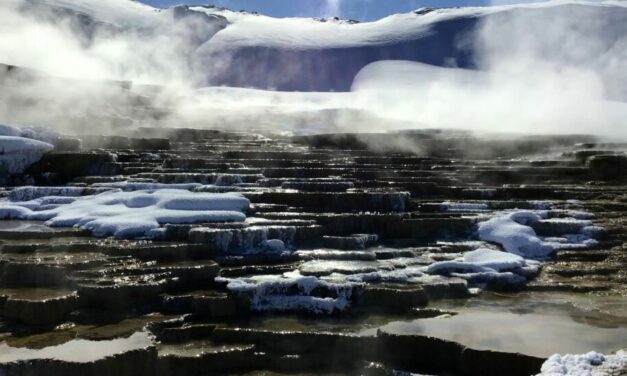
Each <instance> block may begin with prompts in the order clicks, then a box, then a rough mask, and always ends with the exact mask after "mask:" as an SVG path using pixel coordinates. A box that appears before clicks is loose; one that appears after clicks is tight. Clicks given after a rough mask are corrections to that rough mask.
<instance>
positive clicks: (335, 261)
mask: <svg viewBox="0 0 627 376" xmlns="http://www.w3.org/2000/svg"><path fill="white" fill-rule="evenodd" d="M372 137H378V136H377V135H374V136H372ZM386 137H405V138H408V139H413V140H415V141H416V142H418V143H420V144H421V145H423V146H425V148H424V149H422V150H424V155H414V154H410V153H403V152H400V151H398V150H396V151H390V152H383V151H381V150H377V151H372V150H369V149H368V147H367V143H363V144H360V142H361V141H363V140H362V139H360V138H359V137H357V136H354V135H353V136H347V135H340V136H337V135H335V136H334V135H318V136H308V137H302V138H293V139H286V138H276V137H275V138H265V137H260V136H258V135H250V134H241V133H230V132H220V131H213V130H194V129H151V128H145V129H143V130H141V131H138V132H137V133H133V134H130V135H126V136H96V137H85V138H84V139H82V140H81V141H82V143H81V147H82V149H81V151H60V150H55V151H53V152H51V153H49V154H48V155H47V156H46V157H44V159H43V160H42V161H41V162H40V163H39V164H37V165H35V166H33V168H32V169H31V171H30V172H29V174H31V176H30V177H29V179H31V178H32V180H33V182H35V183H38V182H40V183H41V184H40V185H39V186H35V187H16V188H9V187H6V188H4V189H2V190H0V199H2V200H9V201H11V202H18V201H29V202H32V201H38V200H42V199H45V198H46V197H56V198H55V200H66V199H69V200H70V201H71V200H72V199H74V198H79V197H84V196H89V195H94V194H100V193H102V192H105V191H108V190H112V189H127V190H132V189H142V187H159V185H158V184H164V183H165V184H167V183H184V184H188V185H185V186H183V187H182V188H183V189H188V190H193V191H195V192H235V193H240V194H242V195H244V196H245V197H247V198H248V199H249V200H250V201H251V202H252V205H251V206H250V208H249V209H248V211H247V213H246V216H247V220H246V222H237V223H234V222H223V223H187V224H181V223H166V224H163V226H162V227H161V228H160V229H159V236H158V238H156V239H151V240H116V239H93V238H92V237H91V236H90V232H89V231H84V230H80V229H67V228H50V227H47V226H45V225H44V224H42V223H34V222H24V221H9V222H1V223H0V338H1V340H0V341H6V343H7V344H8V346H10V347H29V348H31V347H36V348H45V347H47V346H52V345H57V344H59V343H64V342H65V341H67V340H69V339H74V338H80V339H94V338H95V339H98V340H102V341H103V342H102V343H103V346H106V343H107V342H106V341H108V340H112V339H119V338H127V337H128V336H129V335H131V334H132V333H133V332H137V331H142V330H149V331H150V332H152V333H153V334H154V335H155V337H156V340H155V345H154V347H149V348H146V349H143V350H141V349H139V350H133V351H131V352H124V353H120V354H118V355H115V356H108V357H103V358H102V359H99V360H97V361H93V362H87V363H73V362H64V361H59V360H23V361H10V362H1V361H0V374H3V373H2V372H5V373H6V374H10V375H13V374H16V375H22V374H26V375H28V374H41V373H42V372H43V371H42V370H43V369H44V368H45V369H47V370H50V371H47V372H53V371H54V372H58V373H60V374H67V373H77V374H96V375H98V374H112V373H114V374H120V375H127V374H128V375H144V374H145V375H174V374H179V373H189V374H196V373H201V374H202V373H206V374H225V373H231V374H243V373H247V372H278V373H316V372H318V373H339V374H359V373H364V374H390V372H392V370H403V371H408V372H419V373H431V374H442V373H449V374H456V375H476V374H480V375H483V374H485V375H502V374H506V375H517V374H521V375H524V374H525V375H526V374H533V373H537V372H538V370H539V367H540V364H541V363H542V361H543V359H539V358H535V357H532V356H527V355H524V354H511V353H504V352H500V351H498V350H499V349H498V348H495V349H492V351H488V350H478V349H472V348H467V347H466V346H465V345H464V344H462V343H455V342H451V341H446V340H443V339H441V338H432V337H426V336H421V335H402V336H400V335H393V334H390V333H387V332H385V331H379V332H378V333H376V330H375V329H373V327H372V326H369V327H367V328H366V329H367V333H369V334H368V335H355V333H360V334H364V332H363V330H364V328H365V325H370V324H364V323H369V320H370V319H371V318H374V319H375V320H383V321H384V322H389V321H391V320H399V319H402V320H417V319H422V318H432V317H438V318H437V320H447V317H448V316H449V315H453V314H454V313H455V312H451V311H449V310H448V309H436V308H435V307H433V306H434V305H435V304H439V303H441V302H440V300H442V299H467V298H468V297H470V296H471V294H472V293H475V292H476V290H475V289H474V288H475V287H480V288H483V289H498V290H511V289H513V288H514V287H515V288H516V289H522V290H523V291H561V292H566V293H572V294H579V293H591V294H594V293H603V294H607V295H613V296H615V295H618V296H620V295H621V294H622V295H625V293H626V292H625V287H624V283H623V281H624V270H625V262H626V259H625V257H624V249H623V248H624V247H623V246H622V244H623V243H624V241H625V240H627V239H626V238H625V233H624V227H625V225H626V223H625V220H624V219H623V218H624V217H625V216H624V215H623V213H624V212H625V209H626V205H625V202H627V201H626V198H625V193H624V180H621V179H620V178H617V177H616V176H615V174H611V173H609V172H608V171H613V169H614V168H615V167H616V166H619V165H620V164H621V163H622V159H620V158H618V159H617V158H616V157H617V156H618V155H619V153H620V152H621V150H622V149H620V147H617V149H619V150H614V151H612V153H610V152H609V151H607V150H610V147H609V146H603V148H605V149H603V153H601V154H599V153H580V152H582V151H589V150H588V149H585V147H589V148H595V150H596V148H600V146H599V145H596V144H594V145H592V144H591V145H589V146H585V145H580V146H573V145H574V143H575V142H581V141H582V138H583V139H584V140H585V137H581V136H576V137H575V136H573V137H566V136H564V137H547V138H537V139H533V140H531V139H527V140H512V141H507V140H498V141H495V143H496V144H495V148H494V149H493V150H491V151H489V152H487V151H486V152H482V153H479V152H473V153H475V154H469V153H464V152H463V151H459V148H458V147H459V146H460V145H462V144H464V143H467V144H468V145H472V146H473V147H475V146H476V147H479V149H480V148H481V147H483V148H485V147H487V146H486V145H487V144H488V142H487V141H485V140H483V141H482V140H477V139H474V138H472V137H471V136H470V135H467V134H459V133H458V132H453V133H451V134H448V133H446V132H444V131H441V132H435V131H421V132H413V133H411V132H410V133H406V134H404V133H399V134H396V135H394V134H392V135H390V134H388V135H387V136H386ZM440 146H441V147H440ZM93 148H95V150H92V149H93ZM554 148H555V149H557V150H559V151H560V152H562V151H564V150H571V149H572V151H573V153H569V152H566V153H565V154H563V155H562V156H561V157H559V158H556V159H553V157H552V159H550V160H549V159H547V160H542V159H538V157H537V155H541V154H542V153H543V152H548V151H551V150H554ZM569 148H571V149H569ZM442 150H447V153H449V151H450V154H449V155H442ZM606 151H607V152H606ZM610 151H611V150H610ZM527 153H530V154H532V155H535V159H534V160H529V159H528V158H527V157H526V155H527ZM610 154H611V155H610ZM551 155H558V154H555V153H553V154H551ZM453 156H454V158H453ZM495 156H498V158H495V159H493V157H495ZM610 157H611V158H610ZM483 158H486V159H483ZM603 166H605V167H603ZM600 171H605V172H603V173H601V172H600ZM589 181H590V182H591V183H587V182H589ZM31 183H32V182H31ZM52 183H55V184H59V185H62V184H63V185H62V186H42V185H44V184H52ZM142 184H144V185H142ZM145 184H147V185H145ZM120 187H122V188H120ZM150 189H152V188H150ZM544 200H552V203H551V204H550V207H549V204H548V203H546V202H544ZM573 200H578V201H573ZM514 209H521V210H522V209H525V210H540V209H542V210H546V214H547V217H546V218H545V219H542V220H540V221H537V222H535V223H534V224H533V225H532V227H533V229H534V231H535V232H536V234H537V235H538V236H546V237H549V238H553V237H558V238H559V237H567V236H570V235H571V234H573V233H575V234H577V233H580V232H581V231H583V227H587V226H588V225H589V224H593V225H599V226H603V227H604V228H606V230H600V229H598V228H588V229H587V230H586V231H591V232H594V234H595V236H594V238H595V239H597V240H598V244H596V245H595V246H594V249H578V250H559V251H558V252H557V253H556V255H555V260H554V262H551V263H547V264H545V265H544V266H543V269H542V272H541V273H540V274H539V275H538V276H536V274H537V273H538V270H536V269H533V268H530V269H529V270H527V271H526V273H527V274H525V277H526V278H527V279H528V281H527V284H526V285H524V284H523V285H520V286H514V287H512V285H511V283H508V282H507V280H508V279H507V278H503V279H502V280H497V281H496V282H495V281H491V282H486V283H482V284H481V286H479V285H478V284H475V283H474V282H473V281H474V280H473V279H471V278H466V279H465V278H463V276H458V275H453V274H454V273H448V274H446V273H444V274H442V275H435V274H433V275H432V274H428V273H425V268H426V267H427V266H429V265H431V264H432V263H434V262H438V261H453V260H459V258H460V257H461V256H462V255H463V254H465V253H466V252H469V251H472V250H474V249H476V248H478V247H489V248H498V245H495V244H488V243H485V242H479V241H478V235H477V233H476V230H477V223H478V222H480V221H483V220H485V218H489V217H491V216H493V215H495V213H497V212H500V211H503V210H514ZM582 211H587V212H590V213H592V214H593V215H594V216H592V217H591V219H590V221H591V222H584V221H573V220H571V219H572V218H571V217H572V216H575V215H583V216H584V217H586V214H585V213H583V214H582V213H581V212H582ZM532 269H533V270H532ZM521 270H522V269H521ZM521 273H522V272H521ZM480 298H481V296H479V297H475V299H480ZM448 302H450V301H448ZM264 304H265V305H264ZM277 307H278V308H277ZM264 309H267V310H268V311H270V312H272V313H271V314H269V313H266V312H264ZM282 311H283V312H282ZM321 314H324V315H327V316H328V317H325V319H326V321H323V320H322V319H323V318H322V317H320V315H321ZM459 314H460V315H462V314H464V313H463V312H461V311H460V313H459ZM377 317H378V318H380V319H378V318H377ZM317 320H320V321H317ZM312 323H313V324H312ZM377 326H378V324H377ZM4 343H5V342H0V346H2V345H3V344H4ZM346 354H350V356H348V355H346ZM0 357H1V355H0Z"/></svg>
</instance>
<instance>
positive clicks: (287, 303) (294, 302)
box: [216, 272, 362, 314]
mask: <svg viewBox="0 0 627 376" xmlns="http://www.w3.org/2000/svg"><path fill="white" fill-rule="evenodd" d="M216 281H218V282H227V288H228V289H229V290H230V291H232V292H235V293H238V294H243V295H246V296H248V297H249V298H250V308H251V309H252V310H255V311H308V312H312V313H316V314H322V313H327V314H328V313H333V312H335V311H344V310H346V309H347V308H348V307H349V306H350V303H351V302H350V299H351V296H352V295H353V292H354V290H355V289H356V288H359V287H361V286H362V285H361V284H358V283H350V282H349V283H332V282H326V281H322V280H320V279H318V278H316V277H305V276H302V275H300V274H299V273H298V272H292V273H286V274H284V275H282V276H272V275H268V276H254V277H250V278H234V279H227V278H216Z"/></svg>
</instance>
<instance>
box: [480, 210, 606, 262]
mask: <svg viewBox="0 0 627 376" xmlns="http://www.w3.org/2000/svg"><path fill="white" fill-rule="evenodd" d="M546 216H547V213H546V212H543V211H528V210H522V211H513V212H505V213H503V214H500V215H498V216H496V217H494V218H491V219H489V220H487V221H485V222H481V223H479V238H480V239H481V240H484V241H489V242H493V243H498V244H500V245H501V246H503V248H504V249H505V250H506V251H507V252H510V253H513V254H516V255H519V256H522V257H524V258H528V259H546V258H548V257H549V256H550V255H551V254H552V253H553V252H555V251H556V250H558V249H578V248H589V247H592V246H594V245H596V244H597V242H596V240H594V239H591V238H590V237H589V236H588V234H592V233H595V230H593V229H591V228H590V229H588V228H589V227H591V226H589V223H588V222H587V221H580V222H581V223H580V224H581V226H580V228H579V231H580V233H578V234H566V235H563V236H561V237H552V238H542V237H540V236H538V235H537V234H536V232H535V231H534V229H533V228H531V227H530V225H531V224H533V223H538V222H540V221H543V220H544V218H545V217H546ZM560 221H568V219H560ZM570 221H571V222H572V221H577V220H574V219H570ZM544 222H545V223H550V221H546V220H544ZM573 223H574V224H579V222H577V223H575V222H573ZM575 227H576V226H575ZM584 229H587V230H584ZM599 231H600V230H599Z"/></svg>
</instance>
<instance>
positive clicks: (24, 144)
mask: <svg viewBox="0 0 627 376" xmlns="http://www.w3.org/2000/svg"><path fill="white" fill-rule="evenodd" d="M5 132H6V129H5ZM7 133H8V132H7ZM52 148H53V146H52V145H50V144H48V143H45V142H41V141H36V140H31V139H28V138H23V137H16V136H0V176H1V175H2V174H21V173H22V172H24V170H26V168H27V167H28V166H30V165H31V164H33V163H35V162H37V161H38V160H40V159H41V157H42V156H43V155H44V154H45V153H47V152H49V151H50V150H52Z"/></svg>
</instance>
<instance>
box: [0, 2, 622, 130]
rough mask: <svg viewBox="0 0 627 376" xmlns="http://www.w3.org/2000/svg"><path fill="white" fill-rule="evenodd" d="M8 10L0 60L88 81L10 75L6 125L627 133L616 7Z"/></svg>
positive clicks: (2, 97)
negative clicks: (357, 12)
mask: <svg viewBox="0 0 627 376" xmlns="http://www.w3.org/2000/svg"><path fill="white" fill-rule="evenodd" d="M0 19H2V20H3V22H0V64H3V63H4V64H12V65H16V66H20V67H28V68H33V69H36V70H39V71H41V72H43V73H44V74H49V75H52V76H58V77H71V78H79V79H81V80H82V81H80V82H78V81H76V82H69V81H56V80H52V81H50V80H42V79H35V80H27V81H26V82H25V81H23V80H22V81H20V80H17V79H16V80H12V79H5V76H6V77H9V78H11V77H10V76H11V74H6V75H5V74H4V73H3V72H2V71H0V87H1V88H2V91H0V104H1V103H4V104H6V105H5V106H0V122H5V123H11V124H22V125H45V126H53V127H63V128H64V129H69V128H72V129H76V128H77V127H79V128H80V127H81V126H82V124H83V123H84V120H83V118H84V117H87V118H88V119H89V121H90V122H91V123H93V124H96V125H97V126H98V127H99V128H100V129H104V130H107V129H109V128H112V127H118V126H119V124H126V125H132V124H136V123H142V122H150V125H155V124H154V123H155V122H156V121H159V122H161V123H163V124H166V125H173V124H177V125H181V124H186V126H196V127H214V128H219V127H229V128H233V127H235V128H244V129H250V127H251V125H252V126H255V127H258V128H262V129H268V128H270V129H271V130H273V131H277V132H281V131H288V132H297V133H312V132H313V133H316V132H329V131H334V130H335V131H337V130H344V131H346V130H351V131H382V130H390V129H399V128H412V127H413V128H416V127H425V126H426V127H448V128H450V127H453V128H470V129H473V130H482V131H485V130H487V131H494V130H498V131H503V130H507V131H513V132H530V131H531V132H541V133H564V132H579V133H589V132H591V131H594V132H596V133H599V134H603V135H612V136H615V135H616V134H619V133H620V134H621V135H625V137H627V131H626V130H625V126H624V122H623V121H622V119H624V118H625V117H626V116H627V104H625V102H627V74H626V73H625V72H627V53H625V51H627V3H625V2H621V1H612V0H608V1H600V2H585V1H576V0H575V1H551V2H544V3H535V4H524V5H509V6H498V7H483V8H451V9H420V10H417V11H415V12H411V13H406V14H397V15H392V16H389V17H386V18H383V19H380V20H378V21H374V22H364V23H354V22H349V21H345V20H337V19H330V20H320V19H311V18H281V19H277V18H272V17H268V16H264V15H259V14H255V13H247V12H235V11H231V10H226V9H220V8H216V7H210V6H184V5H181V6H177V7H173V8H169V9H155V8H152V7H149V6H146V5H143V4H141V3H138V2H135V1H131V0H109V1H101V0H72V1H70V0H6V1H2V2H0ZM0 68H1V67H0ZM0 70H2V69H0ZM13 76H15V74H13ZM13 78H15V77H13ZM96 80H101V81H96ZM104 80H118V81H115V82H114V83H113V85H112V84H111V82H109V84H106V85H105V84H103V82H104ZM120 80H121V81H123V82H122V83H120ZM143 84H155V85H158V86H152V85H149V86H146V85H143ZM140 85H143V86H140ZM112 86H113V87H112ZM120 87H121V89H120ZM33 100H34V101H35V103H37V106H28V108H22V107H20V106H19V104H21V103H27V102H28V103H30V102H32V101H33ZM15 104H17V105H15ZM69 118H71V119H69ZM504 124H505V125H506V126H507V128H506V129H502V127H503V125H504Z"/></svg>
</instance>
